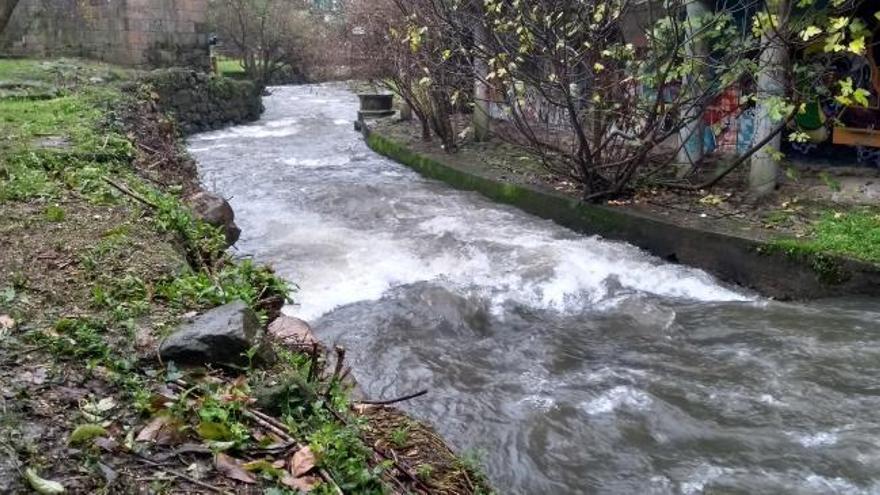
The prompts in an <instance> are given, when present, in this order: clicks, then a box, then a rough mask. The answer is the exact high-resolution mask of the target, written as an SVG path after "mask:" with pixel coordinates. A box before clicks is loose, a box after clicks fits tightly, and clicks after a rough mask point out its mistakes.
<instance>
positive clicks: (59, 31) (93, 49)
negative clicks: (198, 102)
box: [0, 0, 209, 68]
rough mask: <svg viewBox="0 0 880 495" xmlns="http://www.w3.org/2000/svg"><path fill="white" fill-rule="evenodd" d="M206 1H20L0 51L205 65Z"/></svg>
mask: <svg viewBox="0 0 880 495" xmlns="http://www.w3.org/2000/svg"><path fill="white" fill-rule="evenodd" d="M207 10H208V0H21V2H20V3H19V5H18V7H17V8H16V10H15V12H14V13H13V16H12V20H11V22H10V24H9V26H8V27H7V29H6V32H4V33H3V35H2V37H0V53H3V54H7V55H16V56H75V57H85V58H92V59H98V60H104V61H107V62H112V63H116V64H121V65H127V66H134V67H166V66H174V65H182V66H190V67H205V68H207V67H208V66H209V50H208V35H209V34H208V32H207V29H208V28H207V22H206V21H207Z"/></svg>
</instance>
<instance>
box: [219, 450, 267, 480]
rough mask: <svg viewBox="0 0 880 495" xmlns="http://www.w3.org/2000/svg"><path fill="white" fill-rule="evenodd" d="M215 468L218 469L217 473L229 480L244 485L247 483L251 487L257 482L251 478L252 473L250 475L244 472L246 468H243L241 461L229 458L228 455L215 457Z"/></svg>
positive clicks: (220, 454)
mask: <svg viewBox="0 0 880 495" xmlns="http://www.w3.org/2000/svg"><path fill="white" fill-rule="evenodd" d="M214 466H215V467H216V468H217V471H220V472H221V473H222V474H223V475H224V476H226V477H227V478H229V479H233V480H236V481H241V482H242V483H247V484H249V485H252V484H254V483H256V482H257V480H256V479H255V478H254V477H253V476H251V474H250V473H248V472H247V471H245V470H244V468H242V467H241V461H239V460H238V459H235V458H232V457H229V456H228V455H226V454H223V453H219V454H217V455H216V456H215V457H214Z"/></svg>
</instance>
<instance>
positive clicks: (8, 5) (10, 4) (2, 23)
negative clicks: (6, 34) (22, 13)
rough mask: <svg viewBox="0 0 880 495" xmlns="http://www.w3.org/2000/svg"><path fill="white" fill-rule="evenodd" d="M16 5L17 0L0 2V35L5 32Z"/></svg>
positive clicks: (0, 0)
mask: <svg viewBox="0 0 880 495" xmlns="http://www.w3.org/2000/svg"><path fill="white" fill-rule="evenodd" d="M16 5H18V0H0V35H2V34H3V31H6V26H7V25H9V20H10V19H12V12H14V11H15V6H16Z"/></svg>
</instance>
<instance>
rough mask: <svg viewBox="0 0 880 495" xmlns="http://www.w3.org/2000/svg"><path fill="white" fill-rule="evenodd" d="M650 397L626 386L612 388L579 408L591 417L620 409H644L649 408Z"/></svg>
mask: <svg viewBox="0 0 880 495" xmlns="http://www.w3.org/2000/svg"><path fill="white" fill-rule="evenodd" d="M652 402H653V401H652V400H651V397H649V396H648V394H646V393H644V392H642V391H641V390H637V389H634V388H632V387H627V386H619V387H614V388H612V389H610V390H608V391H606V392H603V393H602V394H601V395H599V397H597V398H595V399H592V400H590V401H587V402H584V403H582V404H581V408H582V409H583V410H584V412H586V413H587V414H589V415H591V416H595V415H599V414H608V413H611V412H614V411H616V410H618V409H621V408H629V409H637V410H638V409H646V408H648V407H650V405H651V403H652Z"/></svg>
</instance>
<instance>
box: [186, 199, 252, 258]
mask: <svg viewBox="0 0 880 495" xmlns="http://www.w3.org/2000/svg"><path fill="white" fill-rule="evenodd" d="M186 202H187V204H189V207H190V209H192V212H193V214H194V215H195V216H196V218H197V219H199V220H202V221H203V222H206V223H208V224H210V225H213V226H214V227H220V228H222V229H223V232H224V234H225V235H226V243H227V244H228V245H230V246H231V245H233V244H235V243H236V242H237V241H238V238H239V237H240V236H241V229H239V228H238V226H237V225H235V212H234V211H233V210H232V206H230V205H229V202H228V201H226V200H225V199H223V198H222V197H220V196H217V195H216V194H212V193H209V192H206V191H201V192H198V193H196V194H193V195H192V196H190V197H189V198H188V199H187V200H186Z"/></svg>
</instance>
